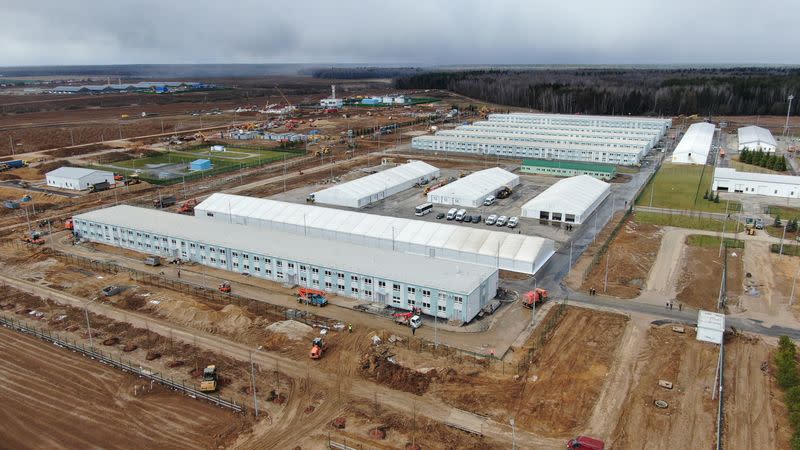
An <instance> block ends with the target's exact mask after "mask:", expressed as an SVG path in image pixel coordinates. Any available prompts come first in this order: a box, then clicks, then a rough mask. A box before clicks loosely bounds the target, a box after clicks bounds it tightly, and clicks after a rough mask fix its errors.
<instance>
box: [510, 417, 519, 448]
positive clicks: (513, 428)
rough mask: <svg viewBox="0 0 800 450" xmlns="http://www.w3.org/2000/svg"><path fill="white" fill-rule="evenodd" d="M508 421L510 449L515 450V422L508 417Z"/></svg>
mask: <svg viewBox="0 0 800 450" xmlns="http://www.w3.org/2000/svg"><path fill="white" fill-rule="evenodd" d="M509 422H511V450H516V449H517V427H516V424H515V423H514V419H513V418H511V419H509Z"/></svg>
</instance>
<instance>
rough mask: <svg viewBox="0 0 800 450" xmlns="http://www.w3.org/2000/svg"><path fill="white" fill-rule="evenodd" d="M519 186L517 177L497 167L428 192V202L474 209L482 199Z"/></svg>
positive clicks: (480, 203)
mask: <svg viewBox="0 0 800 450" xmlns="http://www.w3.org/2000/svg"><path fill="white" fill-rule="evenodd" d="M518 184H519V175H515V174H513V173H511V172H509V171H507V170H503V169H500V168H497V167H492V168H490V169H485V170H481V171H478V172H475V173H473V174H470V175H467V176H466V177H464V178H459V179H458V180H456V181H454V182H452V183H449V184H446V185H444V186H442V187H440V188H438V189H434V190H432V191H430V192H428V202H430V203H437V204H440V205H454V206H464V207H467V208H476V207H478V206H480V205H482V204H483V201H484V199H486V197H488V196H490V195H494V194H496V193H497V191H499V190H501V189H503V187H505V186H508V187H510V188H513V187H514V186H516V185H518Z"/></svg>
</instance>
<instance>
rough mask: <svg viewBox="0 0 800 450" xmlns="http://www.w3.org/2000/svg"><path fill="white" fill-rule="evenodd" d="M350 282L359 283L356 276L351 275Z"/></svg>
mask: <svg viewBox="0 0 800 450" xmlns="http://www.w3.org/2000/svg"><path fill="white" fill-rule="evenodd" d="M350 281H354V282H356V283H358V277H357V276H356V275H350Z"/></svg>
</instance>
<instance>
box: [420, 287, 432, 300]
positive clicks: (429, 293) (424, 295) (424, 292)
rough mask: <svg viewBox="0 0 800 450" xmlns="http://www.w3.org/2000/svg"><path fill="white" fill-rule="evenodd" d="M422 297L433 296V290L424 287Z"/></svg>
mask: <svg viewBox="0 0 800 450" xmlns="http://www.w3.org/2000/svg"><path fill="white" fill-rule="evenodd" d="M422 297H423V298H431V291H429V290H428V289H423V290H422Z"/></svg>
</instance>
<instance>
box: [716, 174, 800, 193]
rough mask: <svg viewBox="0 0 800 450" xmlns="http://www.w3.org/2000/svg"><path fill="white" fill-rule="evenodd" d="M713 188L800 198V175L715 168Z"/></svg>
mask: <svg viewBox="0 0 800 450" xmlns="http://www.w3.org/2000/svg"><path fill="white" fill-rule="evenodd" d="M711 189H713V190H715V191H724V192H740V193H743V194H755V195H767V196H770V197H783V198H800V177H797V176H791V175H776V174H772V173H751V172H737V171H736V169H729V168H721V167H718V168H716V169H714V184H713V185H712V186H711Z"/></svg>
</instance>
